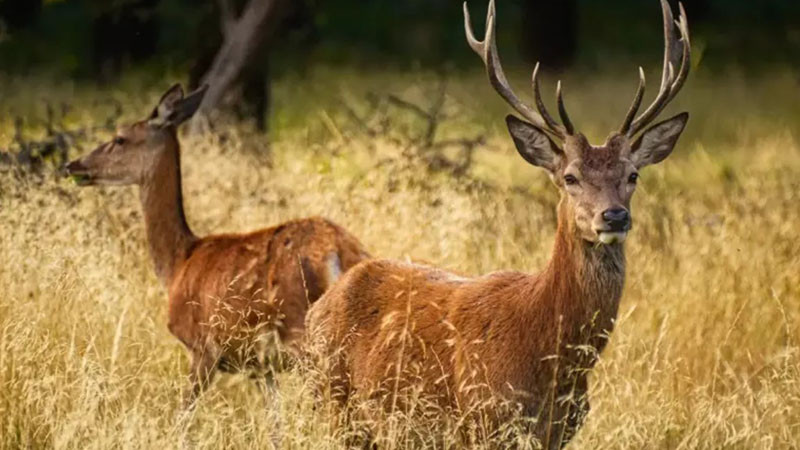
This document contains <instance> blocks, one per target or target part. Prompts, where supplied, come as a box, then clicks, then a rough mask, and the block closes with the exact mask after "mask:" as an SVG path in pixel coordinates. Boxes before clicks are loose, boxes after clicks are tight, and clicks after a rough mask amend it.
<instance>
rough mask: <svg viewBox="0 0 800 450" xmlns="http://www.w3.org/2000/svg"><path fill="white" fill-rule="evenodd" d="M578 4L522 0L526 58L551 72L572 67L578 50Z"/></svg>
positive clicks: (523, 40) (523, 39) (565, 0)
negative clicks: (540, 64) (539, 63)
mask: <svg viewBox="0 0 800 450" xmlns="http://www.w3.org/2000/svg"><path fill="white" fill-rule="evenodd" d="M576 3H577V2H576V0H558V1H553V0H523V1H522V29H521V35H522V39H521V41H520V42H521V45H522V51H523V54H524V55H525V58H526V59H528V60H529V61H530V62H537V61H538V62H541V63H542V67H543V68H545V69H548V70H560V69H563V68H565V67H567V66H568V65H570V64H571V63H572V62H573V60H574V58H575V52H576V50H577V42H578V37H577V21H578V8H577V4H576Z"/></svg>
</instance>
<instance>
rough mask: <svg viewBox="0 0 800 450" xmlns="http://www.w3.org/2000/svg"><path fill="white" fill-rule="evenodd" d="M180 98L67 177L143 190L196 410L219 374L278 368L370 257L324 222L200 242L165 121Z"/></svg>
mask: <svg viewBox="0 0 800 450" xmlns="http://www.w3.org/2000/svg"><path fill="white" fill-rule="evenodd" d="M174 91H175V88H173V89H172V90H170V91H169V92H168V93H167V95H165V97H164V99H162V101H161V102H160V103H159V106H158V107H157V108H156V111H155V112H154V113H153V116H151V118H150V119H148V120H146V121H141V122H138V123H135V124H133V125H130V126H125V127H121V128H120V129H119V130H118V133H117V137H116V138H115V139H114V140H113V141H111V142H109V143H107V144H104V145H102V146H100V147H99V148H98V149H97V150H95V151H94V152H92V153H90V154H89V155H87V156H85V157H83V158H81V159H79V160H77V161H74V162H72V163H70V164H69V165H68V166H67V170H68V172H69V173H70V174H72V175H75V176H80V177H82V178H81V179H82V180H83V181H82V183H83V184H127V183H132V184H138V185H139V187H140V196H141V202H142V209H143V212H144V218H145V224H146V230H147V240H148V243H149V246H150V253H151V255H152V258H153V262H154V264H155V269H156V273H157V274H158V276H159V278H160V279H161V281H162V282H163V283H164V285H165V286H166V287H167V289H168V292H169V329H170V331H171V332H172V334H173V335H175V337H177V338H178V339H179V340H180V341H181V342H182V343H183V344H184V345H185V346H186V347H187V349H188V350H189V352H190V353H191V357H192V370H191V381H192V388H191V390H190V392H189V394H188V396H187V401H189V402H192V401H193V400H194V398H195V397H196V396H197V395H198V394H199V393H200V392H201V391H202V390H203V389H204V388H205V386H207V385H208V383H209V382H210V381H211V380H212V378H213V376H214V373H215V372H216V370H217V369H218V368H219V369H223V370H225V371H237V370H242V369H245V368H255V367H258V368H266V369H269V368H274V365H275V364H278V363H279V360H276V359H275V358H278V357H280V356H281V355H282V353H283V352H282V351H281V349H283V348H288V349H289V350H290V351H291V350H292V349H294V348H295V347H296V344H297V342H298V338H299V337H300V336H301V335H302V334H303V331H304V319H305V313H306V311H307V309H308V307H309V305H310V304H311V303H313V302H314V301H316V300H317V299H318V298H319V296H320V295H322V293H323V292H324V291H325V290H327V289H328V288H329V287H330V286H331V285H332V284H333V282H334V281H336V278H337V277H338V276H339V273H340V272H344V271H346V270H347V269H349V268H350V267H352V266H354V265H355V264H356V263H358V262H359V261H361V260H363V259H365V258H366V257H367V253H366V252H365V251H364V250H363V248H362V246H361V244H360V243H359V242H358V240H357V239H356V238H355V237H353V236H352V235H351V234H349V233H348V232H347V231H346V230H344V229H343V228H342V227H340V226H338V225H336V224H334V223H333V222H331V221H329V220H326V219H323V218H318V217H313V218H307V219H299V220H294V221H290V222H286V223H283V224H281V225H278V226H275V227H271V228H267V229H263V230H260V231H255V232H251V233H246V234H225V235H216V236H207V237H197V236H195V235H194V233H192V231H191V230H190V228H189V226H188V224H187V223H186V219H185V216H184V211H183V200H182V190H181V175H180V149H179V143H178V139H177V135H176V126H177V124H178V123H170V122H167V123H166V124H165V123H164V122H163V121H162V120H160V119H162V118H163V117H168V118H169V117H174V116H175V111H174V110H175V109H179V108H180V107H181V104H180V102H181V101H182V99H183V93H182V91H180V93H179V94H180V95H178V94H176V93H175V92H174ZM189 98H191V96H190V97H189ZM190 115H191V111H190V112H189V113H187V114H184V116H185V117H183V119H184V120H185V118H187V117H188V116H190ZM179 117H180V115H179ZM156 119H159V120H156Z"/></svg>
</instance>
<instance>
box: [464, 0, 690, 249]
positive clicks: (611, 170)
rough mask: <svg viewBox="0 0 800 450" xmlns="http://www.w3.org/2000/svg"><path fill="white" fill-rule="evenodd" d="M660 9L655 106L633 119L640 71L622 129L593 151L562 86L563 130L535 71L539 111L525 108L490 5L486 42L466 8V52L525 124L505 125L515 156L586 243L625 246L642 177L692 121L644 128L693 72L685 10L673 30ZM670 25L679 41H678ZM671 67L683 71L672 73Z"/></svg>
mask: <svg viewBox="0 0 800 450" xmlns="http://www.w3.org/2000/svg"><path fill="white" fill-rule="evenodd" d="M661 8H662V11H663V15H664V39H665V51H664V69H663V72H662V80H661V88H660V90H659V93H658V95H657V96H656V98H655V100H654V101H653V103H652V104H651V105H650V106H649V107H648V108H647V109H646V110H645V111H644V112H643V113H642V114H640V115H639V116H637V113H638V111H639V108H640V106H641V103H642V99H643V97H644V86H645V79H644V71H643V70H642V69H641V68H640V69H639V87H638V89H637V91H636V95H635V98H634V100H633V104H632V105H631V108H630V110H629V111H628V114H627V115H626V117H625V120H624V121H623V123H622V126H621V127H620V129H619V130H618V131H615V132H613V133H612V134H611V135H610V136H609V137H608V139H607V140H606V142H605V143H604V144H603V145H600V146H594V145H591V144H589V142H588V141H587V139H586V137H584V136H583V134H581V133H580V132H577V131H576V130H575V127H574V126H573V124H572V122H571V121H570V118H569V115H568V114H567V110H566V107H565V106H564V99H563V95H562V91H561V83H560V82H559V84H558V87H557V89H556V92H557V94H556V95H557V100H558V112H559V116H560V118H561V122H560V123H559V122H558V121H556V119H555V118H553V116H551V115H550V114H549V113H548V111H547V109H546V108H545V106H544V102H543V101H542V97H541V92H540V89H539V82H538V74H539V65H538V64H537V65H536V68H535V69H534V71H533V79H532V84H533V94H534V98H535V102H536V109H535V110H534V109H533V108H531V107H529V106H528V105H526V104H524V103H523V102H522V101H521V100H520V99H519V97H517V95H516V94H515V93H514V92H513V90H512V89H511V87H510V85H509V83H508V80H507V79H506V76H505V74H504V73H503V68H502V66H501V65H500V58H499V57H498V55H497V44H496V42H495V30H494V26H495V23H494V22H495V8H494V0H490V2H489V11H488V14H487V18H486V36H485V38H484V40H483V41H478V40H477V39H475V37H474V33H473V32H472V27H471V25H470V19H469V12H468V10H467V5H466V3H464V22H465V28H466V33H467V41H468V42H469V45H470V46H471V47H472V49H473V50H474V51H475V52H476V53H478V55H480V57H481V58H482V59H483V61H484V63H485V65H486V69H487V72H488V74H489V81H490V82H491V84H492V86H493V87H494V89H495V90H496V91H497V93H498V94H500V96H501V97H503V99H504V100H505V101H506V102H508V103H509V104H510V105H511V106H512V107H513V108H514V109H515V110H516V111H517V112H518V113H519V114H520V115H522V117H523V118H524V119H525V120H521V119H518V118H517V117H515V116H513V115H509V116H508V117H507V118H506V122H507V125H508V130H509V132H510V133H511V137H512V138H513V140H514V144H515V145H516V147H517V150H518V151H519V154H520V155H521V156H522V157H523V158H524V159H525V160H526V161H527V162H529V163H530V164H533V165H534V166H538V167H541V168H543V169H545V170H547V172H548V173H549V174H550V177H551V179H552V180H553V182H554V183H555V185H556V186H557V187H558V188H559V190H560V191H561V193H562V201H564V202H566V206H567V208H568V211H569V214H570V220H571V222H572V223H573V224H574V226H575V228H576V231H577V232H578V234H579V235H580V236H581V237H582V238H583V239H584V240H586V241H588V242H591V243H597V242H599V243H604V244H614V243H621V242H623V241H624V240H625V237H626V236H627V233H628V231H629V230H630V228H631V224H632V218H631V213H630V201H631V197H632V196H633V193H634V191H635V189H636V182H637V179H638V177H639V170H640V169H642V168H643V167H645V166H647V165H650V164H656V163H659V162H661V161H663V160H664V159H665V158H666V157H667V156H669V155H670V153H671V152H672V149H673V148H674V147H675V144H676V142H677V141H678V138H679V137H680V135H681V133H682V132H683V129H684V127H685V126H686V122H687V120H688V118H689V115H688V114H687V113H682V114H679V115H677V116H675V117H672V118H670V119H667V120H665V121H663V122H660V123H657V124H655V125H652V126H650V127H649V128H648V125H649V124H650V123H651V122H652V121H653V120H654V119H655V118H656V117H657V116H658V114H659V113H661V111H662V110H663V109H664V108H665V107H666V105H667V104H668V103H669V102H670V101H671V100H672V99H673V98H674V97H675V95H676V94H677V93H678V91H680V89H681V87H682V86H683V83H684V82H685V81H686V77H687V75H688V73H689V66H690V64H689V57H690V41H689V27H688V22H687V19H686V13H685V11H684V9H683V6H681V7H680V19H679V21H678V22H674V21H673V16H672V10H671V9H670V7H669V5H668V4H667V2H666V0H661ZM675 24H677V27H678V30H679V32H680V36H681V38H680V40H678V39H677V38H676V36H675ZM675 63H679V64H680V69H679V70H678V71H677V73H676V72H675V70H674V66H675Z"/></svg>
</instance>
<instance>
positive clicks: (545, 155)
mask: <svg viewBox="0 0 800 450" xmlns="http://www.w3.org/2000/svg"><path fill="white" fill-rule="evenodd" d="M661 7H662V9H663V18H664V34H665V41H666V45H665V55H664V69H663V75H662V81H661V88H660V90H659V92H658V95H657V96H656V98H655V100H654V101H653V103H652V104H651V105H650V106H649V107H648V108H647V109H646V110H645V111H644V112H643V113H642V114H641V115H638V116H637V113H638V111H639V107H640V106H641V103H642V98H643V93H644V74H643V72H642V71H641V69H640V84H639V88H638V90H637V92H636V96H635V99H634V101H633V104H632V106H631V108H630V110H629V112H628V113H627V115H626V117H625V119H624V121H623V124H622V126H621V127H620V129H619V131H617V132H614V133H612V134H611V135H610V137H609V138H608V140H607V141H606V142H605V143H604V144H603V145H601V146H593V145H590V144H589V142H588V141H587V139H586V138H585V137H584V136H583V135H582V134H581V133H579V132H576V130H575V128H574V126H573V124H572V122H571V121H570V119H569V116H568V114H567V110H566V108H565V106H564V101H563V97H562V93H561V86H560V83H559V87H558V90H557V100H558V110H559V115H560V117H561V123H559V122H557V121H556V120H555V119H554V118H553V116H551V115H550V114H549V113H548V112H547V110H546V109H545V107H544V104H543V102H542V99H541V94H540V90H539V83H538V66H537V69H536V70H534V72H533V80H532V82H533V93H534V97H535V101H536V103H535V104H536V109H534V108H531V107H530V106H528V105H525V104H523V103H522V101H521V100H520V99H519V97H517V95H516V94H515V93H514V92H513V91H512V89H511V87H510V86H509V83H508V81H507V79H506V77H505V75H504V73H503V69H502V67H501V65H500V59H499V57H498V55H497V47H496V43H495V29H494V27H495V9H494V2H493V1H492V2H490V4H489V10H488V15H487V19H486V21H487V29H486V36H485V39H484V41H478V40H476V39H475V37H474V36H473V32H472V30H471V26H470V20H469V14H468V11H467V6H466V4H465V5H464V19H465V26H466V34H467V40H468V42H469V45H470V46H471V47H472V49H473V50H475V52H477V53H478V54H479V55H480V56H481V58H482V59H483V61H484V63H485V65H486V68H487V72H488V75H489V80H490V82H491V85H492V86H493V87H494V89H495V90H496V91H497V93H499V94H500V96H501V97H502V98H503V99H505V101H506V102H508V103H509V104H510V105H511V106H512V107H513V108H514V109H515V110H516V111H517V112H518V113H519V114H520V115H521V116H522V117H523V118H524V119H525V120H520V119H518V118H517V117H514V116H512V115H509V116H507V117H506V122H507V125H508V129H509V131H510V133H511V137H512V138H513V141H514V144H515V145H516V148H517V150H518V152H519V154H520V155H521V156H522V158H523V159H525V160H526V161H527V162H529V163H530V164H532V165H534V166H538V167H541V168H543V169H545V170H546V171H547V172H548V173H549V175H550V178H551V179H552V181H553V183H554V184H555V185H556V187H557V188H558V189H559V191H560V193H561V200H560V202H559V204H558V210H557V212H558V228H557V231H556V237H555V244H554V249H553V252H552V256H551V258H550V261H549V263H548V264H547V266H546V267H545V268H544V270H542V271H541V272H540V273H538V274H535V275H530V274H527V273H519V272H496V273H491V274H488V275H485V276H481V277H476V278H462V277H459V276H455V275H453V274H450V273H447V272H445V271H442V270H439V269H436V268H432V267H427V266H423V265H417V264H409V263H402V262H396V261H387V260H369V261H365V262H363V263H361V264H359V265H357V266H356V267H354V268H353V269H351V270H350V271H349V272H348V273H347V274H345V275H344V276H343V277H342V279H341V280H340V281H339V282H338V283H337V284H336V285H334V287H333V288H332V289H331V290H330V291H328V292H326V293H325V294H324V295H323V296H322V298H321V299H320V300H319V301H318V302H317V303H316V304H314V305H313V306H312V308H311V310H310V311H309V314H308V317H307V319H306V320H307V328H308V335H307V336H308V337H309V338H310V339H311V342H309V346H311V347H315V348H316V351H319V352H320V353H321V355H322V356H323V357H324V359H326V360H327V361H328V363H329V364H330V371H331V381H330V382H331V392H332V394H333V395H334V396H335V397H337V398H338V399H340V400H342V401H344V400H346V399H348V398H349V397H351V396H352V395H355V394H358V397H359V398H362V397H366V398H372V399H379V400H382V401H383V402H384V403H382V404H383V405H384V406H387V405H394V406H397V405H402V404H403V403H398V394H399V393H404V392H416V393H419V392H420V391H421V392H422V393H423V394H424V395H429V396H431V397H432V398H433V399H435V400H436V401H437V402H438V403H439V404H440V405H442V406H444V407H445V408H446V409H451V408H452V410H453V411H454V412H458V411H460V412H462V413H464V412H467V411H472V412H475V411H479V412H482V413H485V414H483V415H481V417H482V418H487V417H488V418H489V419H490V420H488V421H484V423H487V422H488V423H489V424H491V425H490V426H488V429H487V428H486V427H484V428H483V430H484V432H487V431H488V432H489V433H491V432H492V431H493V430H497V427H498V426H499V425H500V424H501V423H502V422H503V420H504V418H508V416H506V415H505V413H502V412H501V411H507V410H506V409H503V408H499V407H489V408H483V409H481V408H482V407H481V406H480V405H490V404H494V405H495V406H497V405H498V403H493V402H494V401H495V400H498V399H499V400H501V402H500V403H504V404H506V405H508V404H509V403H510V404H511V405H517V406H519V407H521V411H522V414H523V416H524V417H527V418H529V419H535V420H528V421H527V422H535V425H532V426H531V429H530V431H531V433H532V434H533V435H534V436H536V438H537V439H539V440H540V442H541V444H542V445H543V446H544V447H545V448H559V447H561V446H562V445H564V444H565V443H566V442H567V441H569V439H570V438H571V436H572V435H573V434H574V433H575V431H576V430H577V428H578V427H579V426H580V424H581V422H582V420H583V418H584V417H585V415H586V414H587V413H588V411H589V403H588V402H587V399H586V393H587V376H588V373H589V370H590V369H592V367H593V366H594V365H595V364H596V362H597V360H598V355H599V353H600V352H601V351H602V350H603V348H604V347H605V345H606V342H607V338H608V335H609V333H610V332H611V331H612V329H613V327H614V321H615V319H616V317H617V310H618V306H619V301H620V297H621V295H622V290H623V285H624V281H625V255H624V251H623V242H624V240H625V238H626V236H627V233H628V231H629V230H630V229H631V214H630V200H631V196H632V195H633V193H634V190H635V188H636V183H637V179H638V177H639V175H638V172H639V170H640V169H642V168H643V167H645V166H647V165H650V164H655V163H658V162H661V161H662V160H664V159H665V158H666V157H667V156H668V155H669V154H670V153H671V152H672V150H673V148H674V146H675V144H676V142H677V140H678V137H679V136H680V134H681V133H682V131H683V129H684V127H685V125H686V122H687V119H688V114H686V113H683V114H679V115H677V116H675V117H673V118H671V119H668V120H666V121H663V122H661V123H657V124H655V125H653V126H651V127H649V128H646V127H647V126H648V125H649V124H650V123H651V122H652V121H653V120H654V119H655V118H656V116H658V115H659V113H661V111H662V110H663V109H664V108H665V106H666V105H667V104H668V103H669V102H670V101H671V100H672V99H673V98H674V97H675V95H676V94H677V93H678V91H679V90H680V89H681V87H682V86H683V84H684V81H685V80H686V77H687V75H688V71H689V65H690V64H689V55H690V43H689V31H688V23H687V19H686V15H685V12H684V11H683V8H682V7H681V14H680V18H679V21H678V22H673V16H672V11H671V9H670V7H669V5H668V4H667V2H666V0H661ZM675 24H677V29H678V31H679V33H680V39H678V37H677V36H676V34H677V33H676V31H675V26H676V25H675ZM674 64H679V67H678V69H677V71H676V70H675V65H674ZM537 111H538V112H537ZM643 130H644V131H643ZM640 133H641V134H640ZM637 136H638V137H637ZM557 141H560V145H559V144H557V143H556V142H557ZM415 389H416V390H415ZM468 423H469V422H468Z"/></svg>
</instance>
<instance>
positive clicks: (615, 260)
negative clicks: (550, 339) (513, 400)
mask: <svg viewBox="0 0 800 450" xmlns="http://www.w3.org/2000/svg"><path fill="white" fill-rule="evenodd" d="M624 284H625V254H624V251H623V247H622V245H621V244H614V245H600V244H593V243H590V242H587V241H585V240H584V239H582V238H581V237H580V235H579V233H578V230H577V227H576V226H575V222H574V218H573V214H572V212H571V211H570V208H569V206H568V201H567V199H565V198H562V200H561V202H560V203H559V206H558V231H557V232H556V239H555V245H554V249H553V255H552V257H551V259H550V262H549V263H548V265H547V267H546V268H545V270H544V271H543V272H542V273H541V275H540V277H539V280H538V288H539V289H538V290H539V292H538V294H539V295H541V297H540V298H541V299H542V300H543V301H544V302H546V303H549V305H547V306H545V308H544V309H545V310H547V311H548V312H549V313H551V314H553V316H551V318H552V319H553V322H552V325H551V326H553V327H559V326H560V330H561V333H560V336H559V341H560V342H561V349H562V350H559V352H560V353H561V352H563V351H564V350H565V349H566V352H567V354H564V353H561V354H562V355H563V356H567V357H568V359H572V360H573V362H574V363H575V364H578V365H580V366H583V367H587V366H591V365H593V364H594V361H595V359H596V354H594V355H589V354H585V352H582V351H578V352H572V351H570V350H569V349H570V348H574V347H575V346H580V345H587V344H588V345H591V346H592V347H594V348H595V349H596V351H597V353H599V352H600V351H602V349H603V348H604V347H605V344H606V341H607V337H608V333H610V332H611V331H612V329H613V326H614V321H615V319H616V317H617V311H618V308H619V301H620V298H621V296H622V289H623V286H624ZM539 306H540V308H541V306H542V305H539ZM559 323H560V325H559ZM570 354H572V355H571V356H570Z"/></svg>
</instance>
